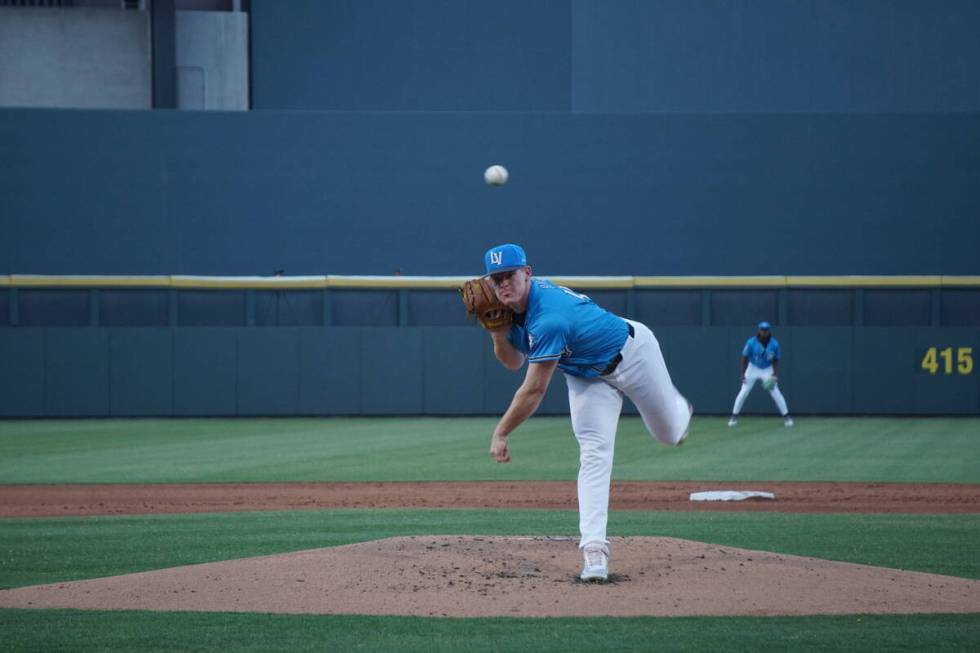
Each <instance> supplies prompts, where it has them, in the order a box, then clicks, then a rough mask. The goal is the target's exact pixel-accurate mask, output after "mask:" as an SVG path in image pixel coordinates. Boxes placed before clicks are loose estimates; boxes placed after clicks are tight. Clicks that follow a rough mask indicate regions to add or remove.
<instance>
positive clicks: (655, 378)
mask: <svg viewBox="0 0 980 653" xmlns="http://www.w3.org/2000/svg"><path fill="white" fill-rule="evenodd" d="M629 322H630V324H632V325H633V330H634V336H633V337H631V338H627V339H626V344H625V345H624V346H623V350H622V354H623V360H622V361H621V362H620V363H619V366H618V367H617V368H616V370H615V371H614V372H613V373H612V374H609V375H607V376H602V377H597V378H590V379H586V378H582V377H580V376H572V375H570V374H566V375H565V380H566V381H567V383H568V405H569V408H570V411H571V415H572V429H573V430H574V432H575V439H577V440H578V445H579V472H578V510H579V530H580V531H581V535H582V539H581V540H580V541H579V546H580V547H582V546H585V545H586V544H588V543H590V542H602V543H604V544H608V540H606V523H607V522H608V520H609V482H610V478H611V476H612V464H613V447H614V445H615V443H616V427H617V425H618V423H619V415H620V412H621V410H622V408H623V396H624V395H625V396H627V397H629V398H630V399H631V400H632V401H633V403H634V404H636V407H637V409H638V410H639V411H640V416H641V417H642V418H643V423H644V424H645V425H646V427H647V430H648V431H649V432H650V435H652V436H653V437H654V438H656V439H657V440H659V441H660V442H662V443H664V444H667V445H671V446H676V445H677V443H678V442H680V441H681V439H682V438H683V437H684V434H685V433H686V432H687V428H688V424H689V423H690V421H691V408H690V404H688V402H687V399H685V398H684V397H683V396H681V394H680V393H679V392H678V391H677V388H675V387H674V384H673V383H672V382H671V380H670V374H669V373H668V372H667V365H666V363H664V357H663V354H662V353H661V351H660V343H658V342H657V339H656V338H655V337H654V335H653V332H651V331H650V329H648V328H647V327H646V326H645V325H643V324H641V323H639V322H633V321H629Z"/></svg>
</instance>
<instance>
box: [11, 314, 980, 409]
mask: <svg viewBox="0 0 980 653" xmlns="http://www.w3.org/2000/svg"><path fill="white" fill-rule="evenodd" d="M751 331H752V330H751V328H746V327H677V326H674V327H660V328H657V329H655V334H656V336H657V339H658V340H659V342H660V346H661V349H662V351H663V353H664V358H665V360H666V361H667V365H668V369H669V370H670V373H671V377H672V380H673V382H674V384H675V385H676V386H677V387H678V388H679V389H680V390H681V391H682V392H683V393H684V394H685V395H686V396H687V397H688V398H689V399H690V400H691V401H692V402H693V403H694V405H695V409H696V411H697V412H698V413H701V414H727V413H728V412H729V411H730V410H731V407H732V403H733V401H734V399H735V394H736V393H737V392H738V389H739V376H740V372H741V366H740V362H739V358H740V352H741V347H742V344H743V343H744V341H745V338H747V337H748V335H750V334H751ZM777 337H778V338H779V340H780V343H781V345H782V347H783V351H784V357H783V360H782V363H781V366H780V387H781V388H782V389H783V392H784V394H785V396H786V398H787V400H788V402H789V406H790V409H791V410H792V412H793V413H796V414H812V413H819V414H852V413H858V414H861V413H872V414H893V415H913V414H927V415H928V414H932V415H939V414H963V415H976V414H980V387H978V370H977V367H976V362H977V359H978V356H980V329H976V328H972V329H952V328H929V327H922V328H920V327H905V328H902V327H893V328H885V327H780V328H778V329H777ZM929 347H936V348H937V349H939V350H942V349H945V348H946V347H951V348H952V350H953V352H954V353H953V357H954V359H953V364H954V367H953V369H954V373H952V374H945V373H944V371H943V359H942V358H941V357H940V359H939V363H940V369H939V371H938V373H937V374H935V375H931V374H929V373H927V372H926V371H924V370H923V369H922V368H921V361H922V357H923V355H924V353H925V351H926V349H927V348H929ZM965 348H972V356H973V359H972V360H973V365H974V367H973V369H972V370H971V371H970V373H968V374H959V373H957V372H956V362H957V361H956V356H957V354H956V351H957V350H959V349H965ZM0 355H3V357H4V366H3V367H2V368H0V393H2V394H0V416H5V417H61V416H95V415H99V416H109V415H112V416H149V415H161V416H168V415H177V416H180V415H205V416H206V415H296V414H298V415H424V414H436V415H468V414H473V415H480V414H491V415H494V414H501V413H503V412H504V411H505V410H506V409H507V406H508V405H509V404H510V401H511V399H512V397H513V394H514V391H515V390H516V389H517V387H518V386H519V385H520V383H521V381H522V380H523V377H524V373H523V371H517V372H509V371H507V370H505V369H503V368H502V367H501V366H500V365H499V364H498V363H497V362H496V360H495V359H494V358H493V353H492V348H491V346H490V342H489V339H488V338H487V336H486V335H485V334H484V333H483V332H482V330H481V329H479V328H477V327H458V328H457V327H401V328H399V327H363V328H353V327H332V328H320V327H295V328H291V327H289V328H278V329H263V328H254V327H253V328H247V327H236V328H230V327H229V328H219V327H213V328H171V329H159V328H147V329H123V328H110V329H103V328H75V329H72V328H49V329H38V328H20V329H2V330H0ZM566 393H567V389H566V387H565V383H564V380H563V378H561V377H557V378H556V379H555V380H554V382H553V383H552V386H551V387H550V388H549V390H548V393H547V395H546V397H545V399H544V401H543V402H542V405H541V408H540V410H539V411H538V412H539V414H544V415H556V414H557V415H560V414H567V410H568V402H567V397H566ZM624 410H625V412H626V413H627V414H635V409H634V408H633V407H632V406H631V405H630V404H629V403H628V402H627V404H626V405H625V406H624ZM744 412H746V413H762V414H775V412H776V411H775V407H774V406H773V404H772V400H771V399H770V397H769V396H768V395H767V394H766V393H765V392H763V391H762V390H761V389H760V388H756V390H755V392H754V393H753V395H752V396H750V397H749V400H748V401H747V402H746V404H745V409H744Z"/></svg>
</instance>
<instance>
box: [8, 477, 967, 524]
mask: <svg viewBox="0 0 980 653" xmlns="http://www.w3.org/2000/svg"><path fill="white" fill-rule="evenodd" d="M705 490H761V491H765V492H772V493H774V494H775V495H776V500H775V501H771V500H761V501H756V500H752V501H734V502H732V501H727V502H717V501H714V502H694V501H691V500H690V494H691V493H692V492H701V491H705ZM609 507H610V509H612V510H670V511H688V510H691V511H695V510H696V511H772V512H874V513H978V512H980V484H950V483H829V482H826V483H790V482H781V481H756V482H746V481H614V482H613V484H612V489H611V493H610V506H609ZM333 508H395V509H400V508H407V509H417V508H459V509H462V508H499V509H504V510H514V509H518V510H522V509H528V508H536V509H546V510H577V509H578V504H577V500H576V486H575V481H497V482H494V481H464V482H443V481H431V482H383V483H374V482H364V483H187V484H157V485H128V484H78V485H0V517H65V516H70V515H141V514H151V513H190V512H238V511H253V510H317V509H320V510H322V509H333Z"/></svg>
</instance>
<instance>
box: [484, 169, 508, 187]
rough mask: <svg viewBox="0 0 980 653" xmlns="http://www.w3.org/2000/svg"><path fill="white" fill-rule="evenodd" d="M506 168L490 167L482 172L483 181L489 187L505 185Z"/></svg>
mask: <svg viewBox="0 0 980 653" xmlns="http://www.w3.org/2000/svg"><path fill="white" fill-rule="evenodd" d="M508 176H509V175H508V174H507V168H505V167H503V166H501V165H492V166H490V167H489V168H487V169H486V170H484V172H483V179H484V181H486V182H487V183H488V184H490V185H491V186H503V185H504V184H506V183H507V177H508Z"/></svg>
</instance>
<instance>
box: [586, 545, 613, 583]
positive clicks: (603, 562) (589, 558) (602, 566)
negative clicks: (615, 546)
mask: <svg viewBox="0 0 980 653" xmlns="http://www.w3.org/2000/svg"><path fill="white" fill-rule="evenodd" d="M582 555H583V557H584V558H585V566H583V567H582V575H581V576H579V578H581V579H582V580H584V581H586V582H589V583H604V582H606V580H608V579H609V547H607V546H606V545H605V544H602V543H600V542H590V543H589V544H586V545H585V547H584V548H583V549H582Z"/></svg>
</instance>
